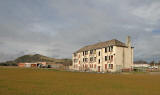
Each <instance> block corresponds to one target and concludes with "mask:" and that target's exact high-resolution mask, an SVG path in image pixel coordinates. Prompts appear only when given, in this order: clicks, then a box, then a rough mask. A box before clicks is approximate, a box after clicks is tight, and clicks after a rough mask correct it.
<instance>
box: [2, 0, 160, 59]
mask: <svg viewBox="0 0 160 95" xmlns="http://www.w3.org/2000/svg"><path fill="white" fill-rule="evenodd" d="M0 12H1V14H0V20H1V22H0V61H5V60H10V59H14V58H16V57H17V56H21V55H24V54H30V53H31V54H32V53H40V54H43V55H46V56H50V57H57V58H71V53H73V52H74V51H76V50H77V49H79V48H81V47H83V46H85V45H88V44H93V43H96V42H99V41H106V40H110V39H113V38H116V39H119V40H121V41H123V42H125V38H126V36H127V35H130V36H131V37H132V42H133V46H134V47H135V59H136V60H139V59H144V60H152V59H153V58H152V57H153V56H156V57H160V48H159V47H160V45H159V44H158V42H159V39H160V33H159V32H160V31H159V30H160V28H159V25H160V22H159V21H160V1H159V0H116V1H114V0H45V1H43V0H34V1H33V0H23V1H21V0H14V1H10V0H4V1H0ZM153 31H156V33H155V32H153Z"/></svg>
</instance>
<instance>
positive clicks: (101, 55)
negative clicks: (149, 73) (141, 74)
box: [72, 36, 133, 72]
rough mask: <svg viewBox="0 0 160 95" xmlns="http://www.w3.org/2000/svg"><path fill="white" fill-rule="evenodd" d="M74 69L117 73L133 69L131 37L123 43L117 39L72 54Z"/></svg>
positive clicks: (89, 46) (86, 47)
mask: <svg viewBox="0 0 160 95" xmlns="http://www.w3.org/2000/svg"><path fill="white" fill-rule="evenodd" d="M72 60H73V64H72V69H73V70H78V71H90V72H92V71H94V72H117V71H121V70H131V69H132V67H133V47H132V46H131V41H130V37H129V36H128V37H127V42H126V44H125V43H122V42H120V41H118V40H116V39H113V40H109V41H105V42H99V43H96V44H93V45H88V46H85V47H83V48H81V49H79V50H78V51H76V52H74V53H73V54H72Z"/></svg>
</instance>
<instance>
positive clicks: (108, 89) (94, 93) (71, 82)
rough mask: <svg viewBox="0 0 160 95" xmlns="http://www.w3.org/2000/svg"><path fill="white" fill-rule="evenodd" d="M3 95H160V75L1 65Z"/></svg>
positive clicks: (0, 85) (0, 74)
mask: <svg viewBox="0 0 160 95" xmlns="http://www.w3.org/2000/svg"><path fill="white" fill-rule="evenodd" d="M0 95H160V75H159V74H156V75H154V74H153V75H150V74H96V73H79V72H62V71H54V70H47V69H27V68H0Z"/></svg>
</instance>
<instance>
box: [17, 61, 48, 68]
mask: <svg viewBox="0 0 160 95" xmlns="http://www.w3.org/2000/svg"><path fill="white" fill-rule="evenodd" d="M40 66H46V62H35V63H18V67H28V68H30V67H40Z"/></svg>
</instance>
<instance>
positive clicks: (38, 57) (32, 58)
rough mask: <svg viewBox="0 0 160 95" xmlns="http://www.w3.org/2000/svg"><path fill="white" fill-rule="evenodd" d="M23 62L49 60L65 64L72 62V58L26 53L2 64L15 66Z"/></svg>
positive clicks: (49, 61)
mask: <svg viewBox="0 0 160 95" xmlns="http://www.w3.org/2000/svg"><path fill="white" fill-rule="evenodd" d="M21 62H47V63H57V64H64V65H71V64H72V60H71V59H56V58H50V57H47V56H43V55H40V54H35V55H24V56H21V57H18V58H17V59H15V60H14V61H7V62H3V63H1V64H0V65H3V66H15V65H17V64H18V63H21Z"/></svg>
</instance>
